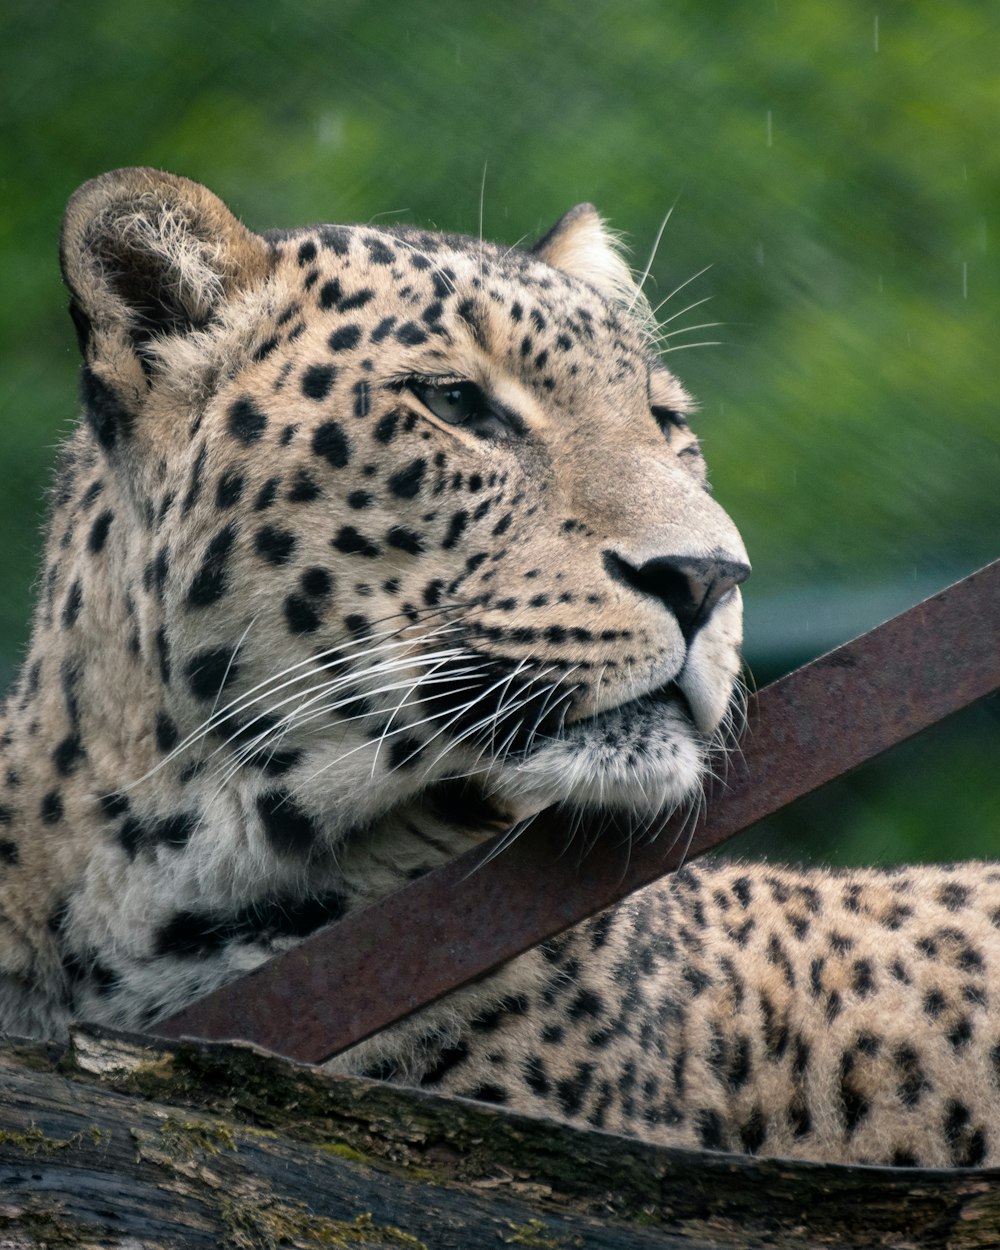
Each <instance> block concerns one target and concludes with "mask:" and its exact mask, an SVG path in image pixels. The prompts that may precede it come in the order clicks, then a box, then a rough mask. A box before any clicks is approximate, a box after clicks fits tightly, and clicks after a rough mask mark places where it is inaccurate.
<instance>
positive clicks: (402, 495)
mask: <svg viewBox="0 0 1000 1250" xmlns="http://www.w3.org/2000/svg"><path fill="white" fill-rule="evenodd" d="M426 472H427V461H426V460H423V459H420V460H411V461H410V463H409V464H408V465H406V466H405V467H404V468H402V469H400V470H399V471H398V472H397V473H394V474H393V475H392V476H391V477H390V478H389V489H390V491H392V493H393V494H394V495H395V496H396V498H397V499H412V498H413V497H414V496H415V495H416V494H418V493H419V491H420V487H421V484H422V483H423V480H424V474H425V473H426Z"/></svg>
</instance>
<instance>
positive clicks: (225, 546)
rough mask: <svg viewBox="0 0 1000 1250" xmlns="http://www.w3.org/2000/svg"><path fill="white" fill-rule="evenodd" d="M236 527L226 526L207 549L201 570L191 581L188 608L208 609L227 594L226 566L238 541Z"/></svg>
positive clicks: (232, 525)
mask: <svg viewBox="0 0 1000 1250" xmlns="http://www.w3.org/2000/svg"><path fill="white" fill-rule="evenodd" d="M236 532H237V531H236V526H235V525H234V524H232V523H230V524H229V525H227V526H225V527H224V528H223V529H221V530H219V532H218V533H217V534H216V535H215V537H214V538H213V539H212V541H211V542H210V543H209V544H208V546H207V547H206V548H205V558H204V559H203V560H202V564H201V568H199V570H198V572H197V573H195V575H194V577H193V578H192V579H191V586H190V588H189V590H188V596H187V601H188V606H189V607H192V608H206V607H208V606H209V605H210V604H213V603H216V602H217V601H218V600H219V599H221V598H222V596H223V595H224V594H225V592H226V585H227V578H226V564H227V561H228V559H229V554H230V552H231V551H232V549H233V544H234V543H235V541H236Z"/></svg>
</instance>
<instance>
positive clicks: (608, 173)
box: [0, 0, 1000, 858]
mask: <svg viewBox="0 0 1000 1250" xmlns="http://www.w3.org/2000/svg"><path fill="white" fill-rule="evenodd" d="M998 25H1000V14H998V13H997V11H996V10H995V9H993V8H992V7H991V6H988V5H983V4H982V3H980V2H979V0H951V3H949V4H947V5H942V4H938V3H936V2H934V0H885V2H884V3H880V4H879V5H877V6H868V5H860V6H859V5H857V4H854V3H851V2H850V0H799V2H798V3H790V2H789V0H767V2H764V3H758V4H753V5H751V4H732V5H706V4H702V3H696V2H695V0H669V2H668V3H664V2H663V0H622V2H619V3H614V4H612V3H598V2H596V0H573V3H570V2H569V0H541V2H540V3H539V4H537V5H531V6H529V5H525V4H521V3H517V2H516V0H494V3H492V4H491V5H489V6H482V7H480V6H472V5H463V4H460V3H459V2H458V0H450V2H449V3H444V2H443V0H408V3H407V4H405V5H400V4H390V3H388V2H387V0H340V2H338V3H336V4H325V5H324V4H320V3H312V4H307V3H295V4H293V3H288V2H287V0H268V3H266V4H264V3H261V2H260V0H241V2H240V3H236V2H235V0H216V3H213V4H204V3H202V2H201V0H163V2H162V3H160V4H158V5H137V4H129V3H127V2H126V0H89V2H88V3H87V4H85V5H78V4H71V3H69V2H68V0H31V2H30V3H28V2H27V0H8V4H7V5H6V6H5V7H4V12H3V14H2V16H0V126H2V127H3V143H2V145H0V188H2V197H0V287H2V291H3V299H2V301H0V342H2V351H3V355H2V360H0V414H2V415H0V419H2V421H3V426H4V434H3V437H4V444H3V446H4V452H3V465H4V475H3V490H2V492H0V532H2V534H3V544H2V545H3V550H2V552H0V586H2V588H3V590H2V594H0V684H2V683H3V681H4V679H5V678H6V677H9V675H10V673H11V671H12V668H13V666H14V664H15V663H16V657H17V655H18V654H19V652H20V649H21V647H22V645H23V640H24V638H25V636H26V621H27V615H28V606H29V586H30V582H31V579H32V576H33V573H34V569H35V566H36V561H37V546H38V531H39V527H40V523H41V517H42V513H43V510H44V483H45V481H46V479H47V474H48V467H49V464H50V462H51V460H52V454H53V448H54V446H55V444H56V443H57V441H58V439H59V438H60V437H61V436H62V434H63V433H64V432H65V431H66V429H67V428H68V425H69V423H70V422H71V421H72V419H73V418H74V415H75V402H74V398H73V397H74V388H75V371H76V359H75V348H74V347H73V340H72V334H71V331H70V327H69V323H68V320H67V318H66V316H65V312H64V306H65V298H64V295H63V293H62V291H61V289H60V285H59V277H58V270H57V265H56V240H57V236H58V230H59V222H60V217H61V212H62V208H63V206H64V204H65V201H66V198H67V197H68V195H69V194H70V192H71V191H72V190H73V188H74V187H75V186H76V185H77V184H78V183H80V182H82V181H83V180H84V179H86V178H89V177H91V176H93V175H94V174H96V173H98V172H101V171H103V170H106V169H110V168H113V167H115V166H118V165H128V164H152V165H158V166H160V167H163V168H168V169H172V170H174V171H176V172H180V173H184V174H187V175H188V176H190V177H193V178H196V179H199V180H201V181H204V182H206V183H207V184H208V185H210V186H211V187H212V188H213V189H214V190H215V191H217V192H218V193H219V194H220V195H222V197H223V198H224V199H226V200H227V201H228V202H229V203H230V204H231V205H232V206H233V207H234V209H235V210H236V211H237V212H238V213H240V214H241V216H242V217H243V218H244V220H246V221H247V223H248V224H249V225H251V226H253V227H257V228H263V227H266V226H271V225H295V224H302V223H304V222H307V221H316V220H341V221H357V220H370V219H373V218H380V219H381V220H390V221H397V220H399V221H412V222H416V223H419V224H422V225H433V226H440V227H443V228H448V229H458V230H465V231H468V232H471V233H477V232H478V230H479V229H480V219H481V220H482V229H483V231H484V233H485V234H486V235H487V236H489V237H492V238H497V239H500V240H506V241H509V242H515V241H517V240H519V239H522V238H529V239H530V238H531V237H533V236H534V235H535V234H537V233H538V232H539V231H541V230H542V229H544V228H545V227H546V226H547V225H548V224H549V223H550V222H551V220H553V219H554V218H555V217H556V216H558V214H559V213H561V212H562V211H563V210H564V209H565V208H567V207H569V206H570V205H571V204H573V203H575V202H577V201H580V200H585V199H587V200H592V201H593V202H595V203H596V204H597V205H598V207H599V208H600V209H601V211H602V212H603V213H604V214H605V215H606V216H607V217H609V218H610V220H611V222H612V224H613V225H614V226H615V227H616V228H619V229H622V230H624V231H627V233H628V234H629V236H630V237H631V238H632V239H633V240H634V242H635V248H636V264H637V266H638V267H639V268H640V269H641V268H643V267H644V266H645V263H646V259H647V255H648V251H649V249H650V247H651V244H652V241H653V239H654V238H655V236H656V234H657V230H658V228H659V226H660V223H661V221H662V220H663V218H664V216H665V215H666V214H667V212H668V210H670V209H671V208H672V210H673V211H672V215H671V218H670V222H669V225H668V227H667V230H666V233H665V236H664V240H663V243H662V245H661V247H660V248H659V251H658V252H657V255H656V257H655V260H654V262H653V264H652V268H651V273H650V278H649V282H648V284H647V290H648V292H649V294H650V295H651V298H652V299H653V302H654V303H658V302H660V301H661V300H663V301H665V302H664V304H663V307H662V309H661V314H660V315H661V317H662V319H663V321H664V323H665V329H666V331H667V332H668V333H669V335H670V336H671V337H669V338H668V339H667V340H666V341H667V344H668V345H669V346H668V350H669V351H670V353H671V354H670V355H668V357H667V359H668V361H669V362H670V363H671V365H674V366H676V368H677V370H678V372H679V373H680V374H681V376H682V377H684V379H685V381H686V382H687V383H688V384H689V385H690V386H691V387H692V388H693V389H694V391H695V393H696V394H698V395H699V396H700V397H701V398H702V401H703V405H704V407H703V416H702V418H701V421H700V432H701V433H702V435H703V438H704V441H705V444H706V449H707V453H708V456H709V462H710V465H711V466H712V471H713V478H714V482H715V486H716V490H717V492H718V496H719V498H720V499H721V500H722V501H723V502H724V503H725V505H726V506H727V508H728V509H729V510H730V511H731V512H732V514H733V515H734V517H735V518H736V520H737V521H738V523H739V524H740V525H741V527H742V529H743V531H744V533H745V536H746V538H747V545H748V548H749V550H750V553H751V556H752V558H753V559H754V563H755V574H754V579H753V581H752V582H751V584H750V587H749V588H748V599H749V602H750V617H749V620H750V625H751V628H750V636H749V638H750V658H751V661H752V660H753V658H754V630H753V622H754V620H755V618H754V615H753V604H754V599H755V597H756V598H757V599H759V600H760V601H765V600H767V598H768V597H769V596H772V597H773V596H775V595H777V594H778V593H779V592H781V593H782V594H788V593H789V592H794V591H796V589H797V588H799V587H803V588H809V590H810V591H814V590H815V588H816V587H822V588H823V589H824V590H825V591H826V592H828V593H829V595H830V596H831V600H830V601H831V602H833V600H834V598H835V596H836V593H837V591H838V588H847V587H852V588H854V587H858V586H863V587H867V588H871V587H877V586H881V585H889V584H891V585H894V586H896V588H897V590H896V599H898V597H899V593H900V592H899V586H900V585H902V586H903V592H902V593H903V594H904V595H905V586H906V584H908V583H909V582H910V581H914V580H919V581H920V582H921V583H926V582H928V581H929V583H930V584H931V585H935V584H943V583H944V582H945V581H946V580H949V578H950V577H951V576H953V575H958V574H961V573H964V572H967V571H969V570H970V569H972V568H973V567H975V566H976V565H978V564H980V563H983V562H985V561H986V560H988V559H990V558H992V557H994V556H996V555H997V545H998V543H997V538H998V535H1000V525H998V522H1000V489H998V484H1000V436H998V423H997V400H996V397H995V393H996V384H995V373H996V364H995V357H994V354H993V353H994V351H995V350H996V338H997V319H996V318H997V311H998V306H1000V300H998V295H1000V269H998V264H997V253H996V247H995V242H994V237H995V230H996V223H997V205H998V204H1000V144H998V143H997V140H996V133H997V122H998V116H1000V75H998V73H997V66H998V65H1000V37H998ZM706 266H711V268H710V269H709V270H708V271H707V272H702V271H703V270H704V269H705V267H706ZM694 275H697V276H694ZM703 301H704V302H703ZM707 301H710V302H707ZM706 322H722V323H723V324H722V325H721V326H708V327H705V328H698V327H700V326H702V325H703V323H706ZM717 340H718V341H721V345H719V346H712V347H696V346H695V345H696V344H699V343H702V342H706V341H708V342H712V341H717ZM991 343H992V344H994V346H993V347H992V348H991V347H990V344H991ZM914 597H916V596H914ZM871 623H872V622H871V621H864V622H861V623H860V625H859V627H862V626H867V625H868V624H871ZM772 653H773V646H772V647H771V648H770V650H769V654H772ZM787 658H788V661H789V662H791V660H792V659H793V658H800V657H793V656H791V655H789V656H788V657H787ZM770 662H771V661H770V660H769V663H770ZM984 716H985V717H986V720H984V719H983V717H984ZM988 719H989V718H988V716H987V714H985V713H971V714H970V716H969V717H966V718H964V719H963V720H962V721H960V722H959V723H958V726H957V728H955V729H953V730H952V731H947V730H943V731H938V733H937V736H936V737H934V738H933V739H929V741H932V742H936V743H938V744H939V748H940V749H934V748H932V749H930V759H932V760H938V759H940V761H941V762H940V766H936V765H935V767H933V768H932V767H931V766H930V765H929V764H928V765H927V768H926V769H925V768H924V766H923V765H921V774H922V777H921V781H922V785H921V787H920V788H916V789H915V788H912V787H909V786H904V787H903V790H902V793H898V791H899V788H900V782H899V780H898V779H899V777H900V776H901V775H903V773H904V771H905V768H906V767H907V765H906V762H905V761H906V758H908V757H905V755H901V756H900V759H901V760H902V761H903V763H895V762H893V763H891V764H889V765H885V766H882V767H881V768H880V769H876V770H875V771H874V772H872V773H869V774H865V775H863V777H862V778H861V779H860V780H859V781H857V783H855V782H854V781H848V782H845V783H842V786H841V790H843V789H844V787H847V790H848V791H850V788H851V786H853V785H855V784H856V785H857V786H860V787H861V789H862V790H864V791H865V793H866V794H868V791H870V790H872V789H874V790H878V791H879V792H880V793H882V794H883V798H882V799H881V800H880V803H881V808H880V810H881V813H882V814H881V815H880V816H879V817H877V818H873V819H869V817H868V816H865V815H864V814H863V812H862V811H861V809H860V808H859V807H858V804H857V803H854V804H853V805H852V802H849V801H847V800H846V799H844V800H843V801H842V802H841V803H840V804H839V806H838V805H837V804H831V803H830V802H829V801H827V802H824V801H822V800H819V801H818V803H819V807H818V808H817V810H818V811H820V812H823V813H825V814H826V818H827V820H829V819H834V817H833V816H831V814H830V813H831V812H833V811H834V810H841V811H842V815H841V816H840V817H839V819H840V821H841V826H840V827H841V829H842V831H843V832H842V834H841V835H839V836H838V839H833V841H836V842H837V843H838V845H840V846H841V848H843V846H845V845H847V842H846V841H845V839H847V837H848V832H847V831H848V830H849V829H850V828H853V829H854V830H855V831H856V832H857V831H859V830H860V831H862V832H861V835H860V837H861V840H860V841H859V842H858V843H857V845H858V847H859V850H858V854H859V855H860V856H862V857H865V856H867V857H875V858H877V857H888V858H892V857H895V856H898V855H903V854H908V853H914V854H921V855H927V856H931V855H935V854H938V853H941V851H942V845H943V846H944V851H943V853H945V854H958V853H961V850H962V845H963V841H962V838H963V835H962V834H961V832H960V831H961V829H962V828H963V825H964V827H966V828H968V829H969V830H970V831H971V830H972V829H973V827H976V828H978V827H979V825H980V824H981V823H982V819H983V808H982V804H981V800H982V798H983V796H984V795H985V796H987V797H988V798H989V799H990V812H989V813H987V814H988V815H991V816H992V817H993V827H994V829H995V828H996V809H997V804H996V799H997V786H998V783H997V780H996V776H995V773H996V769H995V764H994V762H993V761H994V760H995V755H996V735H995V725H993V728H994V734H993V737H992V740H991V739H990V736H989V734H988V733H986V734H985V737H984V729H983V726H984V724H986V723H987V721H988ZM989 723H990V724H992V722H989ZM925 771H929V772H930V774H931V775H932V776H933V775H935V774H936V775H937V777H938V780H937V782H935V783H934V784H936V785H937V789H936V790H933V793H932V792H931V789H933V787H932V782H931V780H929V779H928V778H927V777H925V776H923V773H924V772H925ZM866 777H867V778H868V780H865V778H866ZM873 778H874V780H873ZM879 778H882V780H881V781H880V780H878V779H879ZM927 787H931V789H927ZM925 791H926V797H923V798H919V801H918V796H920V795H924V794H925ZM970 796H971V797H970ZM871 802H874V800H873V799H872V798H871V795H870V794H869V795H868V798H866V800H865V803H866V805H868V806H864V805H863V806H864V811H868V810H869V808H870V803H871ZM942 813H945V814H947V813H951V814H952V820H951V823H950V825H949V830H948V834H947V836H946V838H945V843H944V844H942V843H941V842H935V841H934V840H933V837H932V832H933V830H934V829H935V828H938V829H939V828H940V826H941V818H942ZM793 816H794V813H793ZM775 836H776V837H778V839H779V841H780V838H781V836H782V835H781V834H780V831H779V832H778V833H776V834H775ZM971 836H972V835H971V833H970V837H971ZM964 844H965V845H968V842H966V843H964ZM976 845H977V847H978V849H979V850H980V851H984V850H988V849H989V847H988V846H984V845H982V844H981V843H977V844H976ZM788 853H792V854H802V853H803V852H802V849H801V846H800V847H799V848H798V849H796V850H794V851H789V852H788Z"/></svg>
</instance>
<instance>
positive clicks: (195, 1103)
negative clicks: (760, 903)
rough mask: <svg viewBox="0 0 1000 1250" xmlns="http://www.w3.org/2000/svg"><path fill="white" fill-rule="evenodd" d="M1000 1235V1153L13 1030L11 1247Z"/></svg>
mask: <svg viewBox="0 0 1000 1250" xmlns="http://www.w3.org/2000/svg"><path fill="white" fill-rule="evenodd" d="M998 1243H1000V1170H997V1169H994V1170H989V1171H986V1170H980V1171H972V1170H970V1171H954V1172H946V1171H929V1170H920V1169H896V1168H862V1167H837V1166H832V1165H824V1164H809V1163H789V1162H785V1161H780V1160H758V1159H751V1158H744V1157H742V1156H735V1155H725V1154H717V1153H712V1152H696V1151H687V1150H673V1149H666V1148H663V1147H656V1146H650V1145H646V1144H644V1143H642V1142H638V1141H634V1140H632V1139H629V1138H622V1137H616V1136H614V1135H612V1134H608V1133H599V1132H581V1131H579V1130H573V1129H568V1128H566V1127H564V1126H562V1125H558V1124H555V1123H553V1122H551V1121H547V1120H542V1119H535V1118H531V1117H527V1116H518V1115H512V1114H510V1113H508V1112H505V1111H503V1109H501V1108H494V1107H487V1106H483V1105H480V1104H477V1103H472V1102H466V1101H464V1100H461V1099H448V1098H442V1097H439V1096H435V1095H430V1094H426V1093H423V1092H421V1091H416V1090H405V1089H398V1088H395V1087H393V1086H389V1085H383V1084H380V1083H378V1082H372V1081H364V1080H358V1079H353V1078H346V1077H337V1076H331V1075H328V1074H325V1073H323V1072H321V1071H319V1070H317V1069H315V1068H310V1067H307V1066H302V1065H297V1064H294V1063H291V1062H287V1061H285V1060H281V1059H277V1058H274V1057H273V1056H270V1055H265V1054H262V1053H260V1052H259V1051H256V1050H255V1049H253V1048H252V1047H249V1046H245V1045H241V1046H226V1045H220V1044H213V1043H193V1044H192V1043H176V1044H175V1043H169V1044H162V1045H161V1044H156V1045H154V1046H151V1045H150V1044H149V1039H143V1038H138V1037H134V1036H128V1035H123V1034H113V1033H108V1032H101V1031H96V1030H83V1029H80V1030H77V1031H75V1032H74V1033H73V1035H72V1037H71V1040H70V1042H69V1044H68V1045H67V1046H65V1047H54V1046H47V1045H45V1044H42V1043H26V1042H23V1043H17V1042H13V1041H9V1040H8V1041H7V1042H6V1043H4V1044H2V1045H0V1250H22V1248H25V1250H26V1248H27V1247H32V1250H37V1248H38V1247H43V1248H44V1247H70V1246H72V1247H88V1248H90V1250H98V1248H100V1250H104V1248H106V1247H107V1248H110V1247H115V1248H117V1250H126V1248H127V1250H165V1248H167V1247H169V1248H171V1250H172V1248H174V1247H178V1248H180V1247H184V1248H185V1250H189V1248H190V1250H197V1248H199V1247H206V1248H208V1247H211V1248H214V1250H219V1248H222V1250H258V1248H260V1250H277V1248H278V1247H285V1246H288V1247H318V1246H345V1247H361V1248H366V1247H383V1248H384V1247H400V1248H402V1247H409V1248H410V1250H419V1248H420V1247H426V1250H483V1248H484V1247H492V1246H496V1247H505V1246H516V1247H537V1248H544V1250H563V1248H564V1247H565V1248H567V1250H568V1248H570V1247H586V1248H590V1247H594V1248H600V1250H603V1248H607V1250H614V1248H619V1250H624V1248H626V1247H629V1248H631V1247H635V1248H636V1250H643V1248H645V1247H661V1248H664V1250H682V1248H683V1250H747V1248H749V1247H751V1246H761V1245H769V1246H778V1247H785V1248H787V1250H794V1248H796V1247H806V1246H808V1247H818V1246H838V1247H865V1248H866V1250H867V1248H876V1247H886V1248H889V1247H892V1248H893V1250H897V1248H899V1247H913V1248H914V1250H922V1248H924V1247H945V1246H947V1247H948V1248H949V1250H972V1248H973V1247H988V1246H996V1245H997V1244H998Z"/></svg>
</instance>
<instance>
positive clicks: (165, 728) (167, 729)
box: [156, 712, 180, 751]
mask: <svg viewBox="0 0 1000 1250" xmlns="http://www.w3.org/2000/svg"><path fill="white" fill-rule="evenodd" d="M179 740H180V733H179V732H178V729H177V726H176V725H175V724H174V722H173V720H172V719H171V718H170V717H169V716H168V715H167V714H166V712H157V714H156V745H157V747H158V748H159V749H160V750H161V751H172V750H173V749H174V747H175V746H176V745H177V743H178V741H179Z"/></svg>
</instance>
